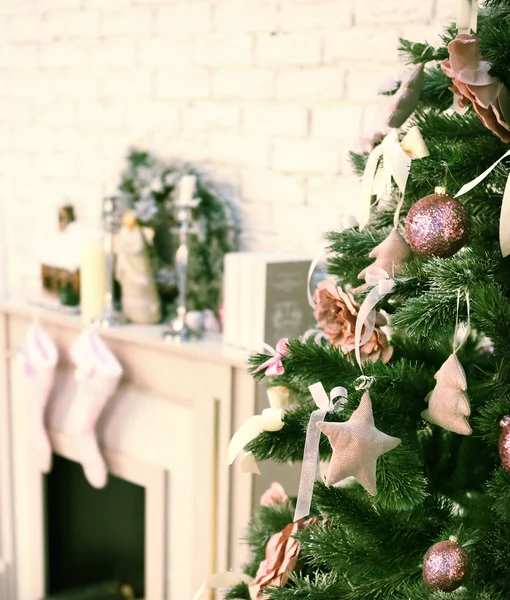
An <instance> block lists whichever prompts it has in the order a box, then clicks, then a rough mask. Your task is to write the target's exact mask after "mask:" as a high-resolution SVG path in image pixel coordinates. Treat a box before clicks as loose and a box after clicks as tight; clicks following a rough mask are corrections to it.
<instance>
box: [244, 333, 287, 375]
mask: <svg viewBox="0 0 510 600" xmlns="http://www.w3.org/2000/svg"><path fill="white" fill-rule="evenodd" d="M288 343H289V338H282V339H281V340H280V341H279V342H278V343H277V344H276V350H275V349H274V348H271V346H266V347H267V348H268V349H269V351H270V352H271V353H272V354H273V356H271V358H269V359H268V360H266V362H264V363H262V364H261V365H260V367H257V368H256V369H255V370H254V371H252V374H253V373H258V372H259V371H262V369H266V377H276V376H277V375H283V373H284V368H283V364H282V357H283V356H285V355H286V354H288V353H289V348H288Z"/></svg>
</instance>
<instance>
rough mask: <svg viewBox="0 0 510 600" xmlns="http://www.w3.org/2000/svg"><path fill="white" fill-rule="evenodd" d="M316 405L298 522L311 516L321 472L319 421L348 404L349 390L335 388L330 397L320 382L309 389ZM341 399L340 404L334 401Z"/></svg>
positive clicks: (296, 515) (310, 425) (309, 430)
mask: <svg viewBox="0 0 510 600" xmlns="http://www.w3.org/2000/svg"><path fill="white" fill-rule="evenodd" d="M308 389H309V390H310V394H312V398H313V400H314V402H315V404H316V405H317V406H318V409H317V410H314V411H313V412H312V414H311V415H310V420H309V421H308V427H307V429H306V441H305V450H304V454H303V466H302V468H301V479H300V480H299V492H298V498H297V503H296V511H295V513H294V521H298V520H299V519H302V518H304V517H306V516H308V515H309V514H310V506H311V505H312V495H313V484H314V482H315V480H316V479H317V475H318V474H319V473H320V470H319V462H320V457H319V442H320V437H321V432H320V429H319V428H318V427H317V423H318V422H319V421H324V417H325V416H326V414H327V413H328V412H339V411H340V410H342V409H343V407H344V405H345V404H346V402H347V390H346V389H345V388H344V387H340V386H339V387H335V388H333V389H332V390H331V392H330V394H329V396H328V394H327V393H326V390H325V389H324V386H323V385H322V383H321V382H320V381H319V382H317V383H314V384H312V385H310V386H309V387H308ZM336 398H340V400H338V402H336V403H333V400H335V399H336Z"/></svg>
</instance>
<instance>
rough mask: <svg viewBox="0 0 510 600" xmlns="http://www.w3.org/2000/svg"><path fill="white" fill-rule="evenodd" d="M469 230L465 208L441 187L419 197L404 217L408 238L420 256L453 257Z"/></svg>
mask: <svg viewBox="0 0 510 600" xmlns="http://www.w3.org/2000/svg"><path fill="white" fill-rule="evenodd" d="M470 229H471V217H470V216H469V213H468V211H467V210H466V209H465V208H464V206H463V205H462V204H461V203H460V202H459V201H458V200H456V199H455V198H452V197H451V196H448V195H447V194H446V189H445V188H443V187H436V189H435V193H434V194H430V196H425V198H422V199H421V200H418V202H416V204H415V205H414V206H413V207H412V208H411V210H410V211H409V214H408V215H407V218H406V236H407V241H408V242H409V244H410V246H411V247H412V248H413V249H414V250H416V252H418V254H421V255H422V256H438V257H440V258H447V257H448V256H453V255H454V254H455V253H456V252H458V251H459V250H460V249H461V248H462V247H463V246H464V244H466V243H467V241H468V240H469V232H470Z"/></svg>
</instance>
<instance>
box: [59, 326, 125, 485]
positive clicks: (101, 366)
mask: <svg viewBox="0 0 510 600" xmlns="http://www.w3.org/2000/svg"><path fill="white" fill-rule="evenodd" d="M70 354H71V360H72V362H73V363H74V365H75V367H76V370H75V377H76V383H77V392H76V395H75V397H74V398H73V401H72V404H71V410H70V414H69V421H68V423H69V432H70V433H71V434H72V435H74V436H75V441H76V443H77V445H78V452H79V454H80V462H81V464H82V467H83V470H84V472H85V477H86V478H87V479H88V481H89V483H90V485H92V486H93V487H96V488H101V487H104V486H105V485H106V480H107V474H108V472H107V468H106V464H105V461H104V458H103V455H102V454H101V450H100V448H99V444H98V441H97V436H96V432H95V427H96V423H97V420H98V419H99V417H100V415H101V413H102V412H103V409H104V407H105V405H106V403H107V401H108V399H109V398H110V397H111V396H112V395H113V394H114V392H115V390H116V389H117V386H118V384H119V381H120V378H121V377H122V367H121V365H120V363H119V361H118V360H117V359H116V358H115V356H114V355H113V354H112V352H111V351H110V350H109V349H108V347H107V346H106V344H105V343H104V341H103V340H102V339H101V338H100V337H99V336H98V335H97V334H96V333H94V332H92V331H90V330H88V329H85V330H83V331H82V332H81V334H80V335H79V337H78V338H77V339H76V340H75V342H74V343H73V345H72V347H71V351H70Z"/></svg>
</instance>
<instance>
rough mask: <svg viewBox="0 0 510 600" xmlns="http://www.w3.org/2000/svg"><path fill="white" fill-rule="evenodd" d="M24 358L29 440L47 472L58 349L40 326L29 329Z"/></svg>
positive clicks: (23, 353)
mask: <svg viewBox="0 0 510 600" xmlns="http://www.w3.org/2000/svg"><path fill="white" fill-rule="evenodd" d="M21 358H22V360H23V363H24V370H25V376H26V378H27V382H28V394H29V398H28V401H29V411H30V429H31V432H30V439H31V442H32V444H33V446H34V449H35V451H36V456H37V461H38V465H39V468H40V470H41V471H42V472H43V473H48V472H49V471H50V469H51V444H50V440H49V438H48V433H47V431H46V424H45V414H46V406H47V404H48V399H49V397H50V393H51V389H52V387H53V382H54V380H55V369H56V367H57V362H58V350H57V347H56V346H55V344H54V343H53V340H52V339H51V338H50V337H49V336H48V334H47V333H46V332H45V331H44V330H43V329H42V328H41V327H39V325H32V326H31V327H30V329H29V330H28V332H27V335H26V338H25V351H24V352H22V353H21Z"/></svg>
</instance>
